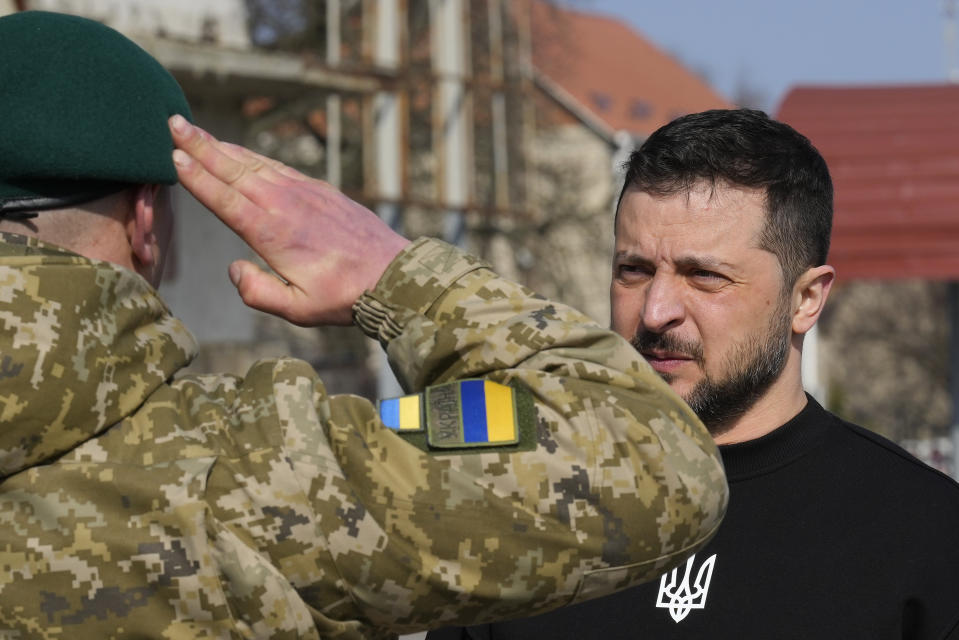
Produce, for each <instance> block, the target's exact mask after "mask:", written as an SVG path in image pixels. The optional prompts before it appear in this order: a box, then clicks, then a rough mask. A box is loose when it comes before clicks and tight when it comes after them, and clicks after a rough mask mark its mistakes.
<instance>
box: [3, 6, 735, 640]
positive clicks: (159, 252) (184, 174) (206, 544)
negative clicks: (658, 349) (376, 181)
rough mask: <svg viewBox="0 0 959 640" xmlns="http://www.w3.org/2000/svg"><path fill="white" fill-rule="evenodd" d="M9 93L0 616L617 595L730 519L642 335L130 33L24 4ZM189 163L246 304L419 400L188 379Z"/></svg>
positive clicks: (176, 634) (289, 363) (427, 623)
mask: <svg viewBox="0 0 959 640" xmlns="http://www.w3.org/2000/svg"><path fill="white" fill-rule="evenodd" d="M0 113H2V115H3V117H2V120H0V361H2V362H0V364H2V368H0V476H2V483H0V558H2V570H0V637H11V638H13V637H17V638H26V637H43V638H69V639H70V640H76V639H78V638H120V637H138V638H140V637H156V638H161V637H162V638H194V637H195V638H227V637H314V638H317V637H321V638H332V637H336V638H359V637H369V638H373V637H389V636H392V635H394V634H396V633H405V632H410V631H414V630H419V629H426V628H429V627H435V626H441V625H448V624H454V623H460V624H464V623H472V622H478V621H484V620H491V619H496V618H502V617H509V616H513V617H515V616H519V615H528V614H531V613H534V612H539V611H545V610H548V609H551V608H555V607H559V606H562V605H567V604H571V603H574V602H579V601H582V600H585V599H588V598H592V597H595V596H599V595H602V594H605V593H609V592H611V591H613V590H616V589H620V588H624V587H627V586H629V585H633V584H636V583H639V582H641V581H644V580H649V579H651V578H653V577H655V576H657V575H659V574H660V573H662V572H663V571H664V570H667V569H669V568H671V567H673V566H675V565H676V564H678V563H679V562H681V561H683V560H684V559H685V558H686V557H687V556H688V555H689V554H690V553H691V552H693V551H695V550H696V549H698V548H699V547H700V546H701V545H703V544H704V543H705V542H706V541H707V540H708V539H709V538H710V537H711V536H712V535H713V533H714V532H715V530H716V528H717V526H718V524H719V522H720V519H721V517H722V515H723V513H724V511H725V507H726V485H725V480H724V476H723V471H722V465H721V462H720V461H719V458H718V457H717V451H716V448H715V446H714V445H713V443H712V440H711V438H710V437H709V434H708V432H707V431H706V430H705V429H704V427H703V426H702V424H701V423H700V422H699V420H698V419H697V418H696V416H695V415H694V414H693V413H692V412H691V411H690V410H689V408H688V407H687V406H686V405H685V404H684V403H683V402H682V401H681V400H680V399H679V397H678V396H677V395H675V394H674V393H673V392H672V391H671V390H670V389H669V386H668V385H667V384H666V383H665V382H663V381H662V380H661V379H660V378H659V377H658V376H657V375H656V374H655V372H654V371H653V370H652V369H651V368H650V367H649V366H648V365H647V364H646V363H645V362H644V361H643V360H642V358H641V357H640V356H639V355H638V354H637V353H636V351H635V350H634V349H633V348H632V347H631V346H630V345H629V343H628V342H627V341H626V340H624V339H623V338H620V337H618V336H616V335H615V334H614V333H612V332H611V331H609V330H607V329H605V328H602V327H600V326H598V325H596V324H593V323H592V322H590V321H588V320H587V319H586V318H585V317H584V316H582V315H581V314H579V313H577V312H576V311H574V310H572V309H569V308H567V307H565V306H563V305H561V304H559V303H557V302H553V301H550V300H546V299H543V298H542V297H538V296H536V295H534V294H532V293H531V292H529V291H527V290H526V289H524V288H523V287H521V286H519V285H517V284H514V283H512V282H509V281H507V280H504V279H503V278H500V277H499V276H497V275H496V274H495V273H494V272H493V271H491V270H490V269H489V267H488V266H486V265H485V264H484V263H483V262H482V261H480V260H478V259H477V258H474V257H472V256H470V255H467V254H465V253H463V252H461V251H459V250H458V249H456V248H454V247H452V246H449V245H446V244H444V243H442V242H438V241H436V240H433V239H428V238H424V239H419V240H417V241H415V242H410V241H408V240H407V239H405V238H403V237H401V236H399V235H397V234H396V233H394V232H393V231H392V230H390V229H389V227H388V226H386V225H385V224H383V223H382V222H381V221H380V220H379V219H378V218H377V217H376V216H375V215H374V214H372V213H371V212H370V211H368V210H366V209H364V208H363V207H361V206H359V205H358V204H356V203H354V202H352V201H350V200H349V199H348V198H346V197H345V196H343V195H342V194H341V193H339V192H337V191H336V190H334V189H332V188H331V187H330V186H329V185H327V184H325V183H322V182H319V181H316V180H313V179H310V178H308V177H306V176H303V175H302V174H300V173H298V172H296V171H294V170H292V169H290V168H288V167H285V166H283V165H281V164H279V163H276V162H274V161H271V160H268V159H266V158H263V157H261V156H258V155H256V154H254V153H252V152H249V151H247V150H245V149H243V148H241V147H236V146H232V145H227V144H224V143H221V142H218V141H216V140H214V139H213V138H211V137H209V136H208V135H205V134H204V133H203V132H202V131H200V130H199V129H197V128H196V127H194V126H192V125H191V124H190V122H189V120H190V111H189V108H188V106H187V103H186V101H185V99H184V96H183V94H182V92H181V90H180V88H179V87H178V85H177V84H176V82H175V81H174V80H173V78H172V77H171V76H170V75H169V74H168V73H167V72H166V71H165V70H164V69H163V68H162V67H161V66H160V65H159V64H158V63H157V62H156V61H155V60H154V59H153V58H151V57H150V56H149V55H148V54H146V53H145V52H144V51H143V50H142V49H140V48H139V47H137V46H136V45H135V44H134V43H132V42H131V41H129V40H128V39H126V38H125V37H123V36H122V35H120V34H119V33H117V32H116V31H113V30H112V29H109V28H107V27H105V26H102V25H100V24H98V23H95V22H93V21H90V20H86V19H83V18H79V17H73V16H65V15H59V14H53V13H43V12H24V13H18V14H14V15H11V16H8V17H4V18H0ZM171 116H172V119H170V118H171ZM168 119H170V120H169V126H168ZM174 145H176V146H177V147H179V148H180V149H179V150H177V151H176V152H175V153H174V152H173V149H174ZM178 179H179V180H180V181H181V182H182V183H183V184H184V185H185V186H186V187H187V188H188V189H189V190H191V191H192V192H193V193H194V194H195V195H196V196H197V197H198V198H199V200H200V201H201V202H203V203H204V204H205V205H207V206H208V207H209V208H210V209H211V210H212V211H213V212H214V213H215V214H216V215H217V216H219V217H220V219H222V220H223V222H224V223H226V225H227V226H228V227H230V228H231V229H233V230H234V231H235V232H236V233H238V234H239V235H240V236H241V237H242V238H243V239H244V240H245V241H246V242H247V243H248V244H249V245H250V247H251V248H252V249H253V250H254V251H255V252H256V253H258V254H259V255H260V256H261V257H262V258H263V259H264V260H265V262H266V263H267V264H268V265H269V266H270V267H271V268H272V270H273V272H275V273H276V274H278V276H279V277H277V275H273V274H272V273H267V272H265V271H262V270H260V269H259V268H258V267H256V266H255V265H254V264H253V263H251V262H246V261H239V262H237V263H234V264H233V265H231V266H230V269H229V274H230V278H231V280H232V281H233V283H234V284H235V285H236V287H237V290H238V292H239V294H240V295H241V296H242V298H243V300H244V302H246V303H247V304H248V305H250V306H251V307H254V308H257V309H261V310H264V311H268V312H271V313H275V314H277V315H279V316H281V317H283V318H285V319H287V320H289V321H291V322H295V323H297V324H300V325H305V326H317V325H322V324H350V323H354V324H355V325H356V326H357V327H359V329H360V330H362V331H363V332H364V333H366V334H367V335H368V336H371V337H374V338H376V339H377V340H379V342H380V344H381V345H382V346H383V348H384V349H385V350H386V352H387V354H388V355H389V359H390V363H391V365H392V367H393V368H394V370H395V372H396V374H397V376H398V378H399V380H400V381H401V382H402V384H403V385H404V387H405V388H406V390H407V393H408V395H406V396H404V397H402V398H394V399H385V400H384V401H383V402H381V403H380V404H379V407H378V406H377V405H375V404H373V403H371V402H369V401H368V400H366V399H363V398H359V397H356V396H331V395H329V394H328V393H327V392H326V390H325V388H324V385H323V382H322V381H321V380H320V379H319V378H318V377H317V375H316V373H315V372H314V371H313V370H312V369H311V368H310V367H309V366H308V365H307V364H306V363H304V362H302V361H299V360H295V359H292V358H284V359H278V360H271V361H265V362H260V363H259V364H256V365H254V366H253V367H252V368H251V369H250V370H249V372H248V373H247V374H246V375H245V376H243V377H236V376H230V375H185V374H181V375H179V376H178V375H177V374H178V371H180V369H181V368H183V367H184V366H185V365H186V364H187V363H188V362H189V361H190V359H191V358H192V357H193V356H194V353H195V349H196V345H195V343H194V340H193V338H192V336H191V335H190V333H189V332H188V331H187V329H186V328H185V327H184V326H183V325H182V324H181V323H180V322H179V321H178V320H177V319H176V318H175V317H173V316H172V315H171V314H170V311H169V310H168V308H167V307H166V305H165V304H164V303H163V301H162V300H161V299H160V298H159V297H158V295H157V292H156V291H155V289H154V287H155V286H156V284H157V283H158V281H159V278H160V276H161V274H162V269H163V263H164V259H165V258H166V256H167V253H168V245H169V239H170V235H171V234H170V224H171V211H170V206H171V202H170V197H169V193H168V190H169V186H168V185H171V184H174V183H176V182H177V180H178Z"/></svg>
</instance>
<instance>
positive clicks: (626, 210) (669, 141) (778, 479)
mask: <svg viewBox="0 0 959 640" xmlns="http://www.w3.org/2000/svg"><path fill="white" fill-rule="evenodd" d="M616 215H617V218H616V248H615V256H614V259H613V273H612V285H611V300H612V325H613V328H614V329H615V330H616V331H617V332H618V333H620V334H621V335H623V336H625V337H627V338H629V339H630V340H631V341H632V343H633V345H634V346H635V347H636V349H637V350H639V351H640V352H641V353H642V354H643V356H645V358H646V359H647V360H648V362H649V364H650V366H652V367H653V369H654V370H656V371H657V372H658V373H659V374H660V375H661V376H662V377H663V378H665V379H666V380H667V381H668V382H669V384H670V385H671V386H672V387H673V389H675V390H676V391H678V392H679V393H680V394H681V395H682V396H683V398H684V399H685V400H686V401H687V402H688V403H689V404H690V406H692V408H693V409H694V410H695V411H696V412H697V414H698V415H699V417H700V418H701V419H702V420H703V422H704V423H705V424H706V426H707V427H709V429H710V432H711V433H712V435H713V438H714V439H715V441H716V442H717V444H719V445H720V452H721V453H722V457H723V461H724V463H725V466H726V472H727V475H728V478H729V483H730V504H729V510H728V512H727V515H726V519H725V521H724V522H723V525H722V526H721V527H720V530H719V533H718V534H717V536H716V537H715V538H714V539H713V540H712V541H711V542H710V543H709V544H708V545H707V546H706V547H705V548H704V549H702V550H701V551H700V552H699V553H697V554H696V555H695V556H694V557H693V558H690V559H689V560H688V561H687V562H686V564H685V565H683V566H681V567H679V568H678V569H676V570H674V571H672V572H670V573H667V574H666V575H664V576H662V577H661V578H660V579H658V580H654V581H653V582H650V583H647V584H645V585H641V586H639V587H636V588H633V589H631V590H628V591H624V592H621V593H619V594H617V595H614V596H610V597H606V598H601V599H599V600H593V601H590V602H586V603H584V604H581V605H577V606H574V607H570V608H567V609H563V610H559V611H557V612H555V613H550V614H547V615H543V616H539V617H535V618H528V619H521V620H513V621H509V622H501V623H497V624H492V625H483V626H477V627H470V628H466V629H443V630H440V631H436V632H432V633H431V634H430V635H429V640H449V639H453V638H455V639H459V638H473V639H475V640H481V639H493V640H500V639H506V638H509V639H520V638H522V639H524V640H535V639H537V638H549V639H551V640H552V639H563V638H570V639H573V638H575V639H581V638H602V639H603V640H616V639H620V638H622V639H626V638H629V639H630V640H634V639H638V638H653V639H657V640H658V639H661V638H737V639H738V638H763V639H766V638H802V639H808V638H814V639H817V640H819V639H823V638H829V639H832V638H835V639H842V640H852V639H858V638H862V639H863V640H866V639H868V640H876V639H887V638H888V639H890V640H891V639H893V638H896V639H930V640H933V639H935V640H942V639H956V638H959V485H957V484H956V483H955V482H953V481H952V480H951V479H949V478H948V477H946V476H945V475H943V474H940V473H939V472H937V471H935V470H933V469H931V468H929V467H927V466H925V465H923V464H922V463H921V462H919V461H917V460H916V459H914V458H913V457H912V456H910V455H909V454H907V453H906V452H905V451H903V450H902V449H900V448H899V447H897V446H896V445H895V444H893V443H891V442H889V441H887V440H885V439H883V438H881V437H879V436H877V435H875V434H873V433H871V432H869V431H867V430H865V429H863V428H861V427H858V426H856V425H852V424H849V423H847V422H844V421H842V420H840V419H839V418H838V417H836V416H834V415H832V414H830V413H829V412H827V411H825V410H824V409H823V408H822V407H821V406H820V405H819V404H818V403H817V402H816V401H815V400H814V399H813V398H812V397H810V396H808V395H806V394H805V392H804V391H803V387H802V379H801V376H800V370H801V358H802V345H803V336H804V335H805V334H806V332H808V331H809V330H810V329H811V328H812V327H813V325H814V324H815V322H816V320H817V319H818V317H819V314H820V313H821V312H822V309H823V305H824V304H825V302H826V298H827V297H828V294H829V290H830V287H831V285H832V283H833V279H834V277H835V271H834V269H833V268H832V267H830V266H828V265H827V264H826V255H827V253H828V249H829V236H830V231H831V225H832V182H831V179H830V177H829V171H828V169H827V167H826V163H825V161H824V160H823V159H822V157H821V156H820V154H819V153H818V152H817V151H816V149H815V148H814V147H813V146H812V145H811V144H810V143H809V141H808V140H807V139H806V138H805V137H803V136H802V135H800V134H799V133H797V132H796V131H794V130H793V129H792V128H790V127H788V126H787V125H785V124H782V123H779V122H776V121H774V120H771V119H770V118H768V117H767V116H766V115H765V114H763V113H761V112H758V111H751V110H718V111H707V112H704V113H699V114H693V115H689V116H684V117H682V118H679V119H677V120H675V121H673V122H671V123H670V124H668V125H666V126H664V127H662V128H661V129H659V130H658V131H656V132H655V133H654V134H653V135H652V136H650V137H649V139H648V140H647V141H646V142H645V143H644V144H643V145H642V146H641V147H640V148H639V149H638V150H637V151H635V152H634V153H633V154H632V156H631V157H630V159H629V162H628V165H627V172H626V180H625V185H624V187H623V191H622V193H621V195H620V200H619V204H618V207H617V212H616Z"/></svg>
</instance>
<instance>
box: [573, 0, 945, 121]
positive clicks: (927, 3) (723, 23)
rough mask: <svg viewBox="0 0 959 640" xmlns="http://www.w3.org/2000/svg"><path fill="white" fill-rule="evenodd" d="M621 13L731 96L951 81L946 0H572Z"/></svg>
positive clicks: (768, 102)
mask: <svg viewBox="0 0 959 640" xmlns="http://www.w3.org/2000/svg"><path fill="white" fill-rule="evenodd" d="M566 4H567V5H568V6H571V7H573V8H578V9H583V10H588V11H594V12H599V13H605V14H609V15H614V16H618V17H619V18H621V19H622V20H623V21H624V22H627V23H628V24H630V25H631V26H632V27H633V28H634V29H636V30H637V31H638V32H639V33H641V34H642V35H644V36H645V37H646V38H648V39H649V40H651V41H652V42H653V43H655V44H656V45H657V46H659V47H660V48H661V49H663V50H665V51H666V52H668V53H670V54H672V55H673V56H674V57H676V58H677V59H678V60H680V61H681V62H683V63H684V64H685V65H686V66H687V67H689V68H690V69H692V70H694V71H696V72H698V73H700V74H701V75H703V76H704V77H706V78H707V79H708V80H709V81H710V84H711V85H712V86H713V87H714V88H715V89H717V90H718V91H719V92H720V93H721V94H723V95H724V96H725V97H727V98H732V97H733V96H734V94H735V91H736V87H737V85H738V84H741V83H745V84H746V86H748V87H750V88H751V89H753V90H754V91H756V92H758V93H759V94H760V95H761V101H760V103H759V105H757V106H760V107H762V108H765V109H766V110H767V111H770V112H771V113H774V112H775V111H776V109H777V108H778V106H779V103H780V101H781V100H782V98H783V97H784V96H785V92H786V91H787V90H788V89H789V87H791V86H794V85H798V84H877V83H882V84H888V83H897V84H898V83H915V82H946V81H947V78H948V67H949V54H948V51H947V47H946V46H945V44H944V38H943V33H944V30H945V24H946V21H945V19H944V17H943V16H944V4H945V3H944V0H793V1H791V2H787V1H782V0H728V1H723V0H658V1H653V0H571V1H570V0H567V2H566ZM957 4H959V3H957Z"/></svg>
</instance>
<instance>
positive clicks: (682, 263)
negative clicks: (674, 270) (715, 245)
mask: <svg viewBox="0 0 959 640" xmlns="http://www.w3.org/2000/svg"><path fill="white" fill-rule="evenodd" d="M676 266H677V267H680V268H683V269H718V268H720V267H729V266H730V265H729V263H727V262H723V261H722V260H720V259H719V258H717V257H715V256H708V255H707V256H682V257H680V258H677V259H676Z"/></svg>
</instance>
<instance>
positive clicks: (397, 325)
mask: <svg viewBox="0 0 959 640" xmlns="http://www.w3.org/2000/svg"><path fill="white" fill-rule="evenodd" d="M487 267H488V265H487V264H486V263H485V262H483V261H482V260H480V259H479V258H476V257H474V256H471V255H469V254H467V253H465V252H463V251H462V250H460V249H457V248H456V247H454V246H453V245H450V244H447V243H445V242H443V241H441V240H436V239H435V238H420V239H419V240H416V241H415V242H413V243H411V244H410V245H408V246H407V247H406V248H405V249H403V251H401V252H400V254H399V255H398V256H396V258H395V259H394V260H393V262H391V263H390V265H389V266H388V267H387V268H386V271H385V272H383V275H382V276H381V277H380V280H379V282H377V283H376V287H374V288H373V290H372V291H366V292H364V293H363V295H362V296H360V298H359V300H357V301H356V303H355V304H354V305H353V321H354V322H355V323H356V325H357V326H358V327H359V328H360V330H361V331H363V333H365V334H366V335H368V336H369V337H371V338H376V339H377V340H379V341H380V343H382V344H384V345H385V344H387V343H389V342H390V340H392V339H393V338H396V337H397V336H399V335H400V333H401V332H402V330H403V327H402V323H401V320H400V318H401V317H402V316H403V315H406V314H408V313H410V312H412V313H414V314H418V315H426V313H427V311H428V310H429V309H430V307H432V306H433V303H434V302H435V301H436V299H437V298H439V297H440V296H441V295H443V294H444V293H445V292H446V291H447V290H448V289H449V288H450V287H451V286H453V284H454V283H455V282H456V281H457V280H459V279H460V278H462V277H463V276H464V275H466V274H467V273H469V272H471V271H475V270H476V269H482V268H487Z"/></svg>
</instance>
